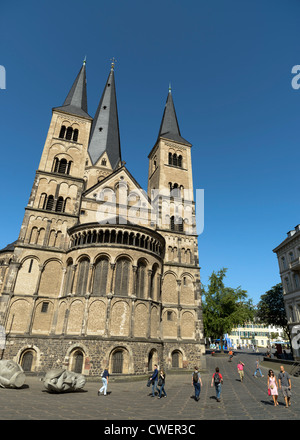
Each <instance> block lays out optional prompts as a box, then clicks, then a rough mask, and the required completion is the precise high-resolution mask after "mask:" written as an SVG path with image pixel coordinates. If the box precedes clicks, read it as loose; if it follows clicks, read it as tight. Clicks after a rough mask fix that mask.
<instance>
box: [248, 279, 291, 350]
mask: <svg viewBox="0 0 300 440" xmlns="http://www.w3.org/2000/svg"><path fill="white" fill-rule="evenodd" d="M256 316H257V318H259V319H260V320H261V321H262V322H263V323H264V324H267V325H274V326H275V327H281V328H282V329H283V330H284V332H285V333H286V335H287V337H288V339H289V341H290V344H291V347H292V341H291V331H290V329H289V325H288V320H287V316H286V312H285V307H284V299H283V288H282V284H281V283H279V284H276V285H275V286H273V287H272V288H271V289H270V290H268V291H267V292H266V293H265V294H264V295H261V297H260V301H259V303H258V304H257V312H256ZM292 349H293V348H292Z"/></svg>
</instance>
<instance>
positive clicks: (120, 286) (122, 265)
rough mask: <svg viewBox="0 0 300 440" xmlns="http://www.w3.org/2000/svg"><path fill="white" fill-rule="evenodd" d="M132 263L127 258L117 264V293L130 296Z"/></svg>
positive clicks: (121, 259)
mask: <svg viewBox="0 0 300 440" xmlns="http://www.w3.org/2000/svg"><path fill="white" fill-rule="evenodd" d="M129 269H130V263H129V260H128V259H127V258H120V259H119V260H118V261H117V263H116V279H115V293H116V294H117V295H128V288H129Z"/></svg>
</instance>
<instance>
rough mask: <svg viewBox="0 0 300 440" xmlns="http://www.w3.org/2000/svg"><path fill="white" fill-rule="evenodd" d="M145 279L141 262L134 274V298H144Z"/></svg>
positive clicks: (144, 267)
mask: <svg viewBox="0 0 300 440" xmlns="http://www.w3.org/2000/svg"><path fill="white" fill-rule="evenodd" d="M145 279H146V266H145V264H144V263H143V262H140V263H139V264H138V268H137V272H136V296H137V297H138V298H145V297H146V296H145Z"/></svg>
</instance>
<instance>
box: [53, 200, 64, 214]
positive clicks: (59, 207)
mask: <svg viewBox="0 0 300 440" xmlns="http://www.w3.org/2000/svg"><path fill="white" fill-rule="evenodd" d="M63 208H64V199H63V197H58V199H57V202H56V208H55V211H56V212H63Z"/></svg>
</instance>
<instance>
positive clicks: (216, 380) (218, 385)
mask: <svg viewBox="0 0 300 440" xmlns="http://www.w3.org/2000/svg"><path fill="white" fill-rule="evenodd" d="M222 383H223V376H222V374H221V373H220V370H219V367H216V372H215V373H214V374H213V376H212V379H211V386H213V385H215V389H216V399H217V402H220V397H221V391H222Z"/></svg>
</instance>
